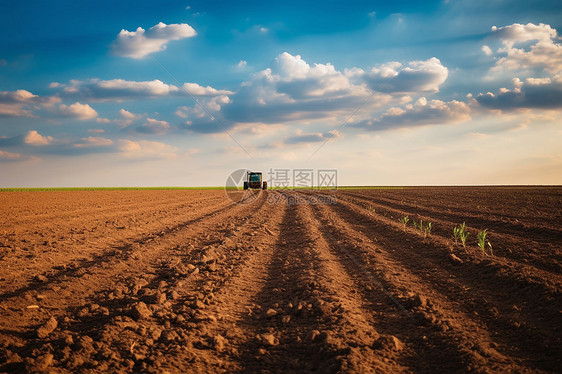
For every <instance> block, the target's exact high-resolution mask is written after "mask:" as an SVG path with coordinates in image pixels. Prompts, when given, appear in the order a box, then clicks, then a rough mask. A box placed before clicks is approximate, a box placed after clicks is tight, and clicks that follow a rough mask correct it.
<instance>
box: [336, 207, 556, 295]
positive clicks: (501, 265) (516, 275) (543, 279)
mask: <svg viewBox="0 0 562 374" xmlns="http://www.w3.org/2000/svg"><path fill="white" fill-rule="evenodd" d="M339 201H340V202H342V203H344V204H351V205H352V206H354V207H355V209H356V211H357V212H358V213H359V214H360V215H362V216H364V217H368V219H373V220H376V221H377V222H380V223H381V224H384V225H387V226H388V228H389V229H390V228H391V229H392V230H393V231H394V232H400V231H402V232H405V233H409V234H410V235H413V236H414V237H417V238H423V237H424V235H423V234H422V233H421V232H420V231H419V230H415V229H413V228H410V227H408V228H404V227H403V225H402V224H400V223H399V222H398V220H397V219H393V218H388V217H387V216H385V215H383V214H379V213H377V212H376V211H375V212H372V211H369V210H368V209H365V207H364V206H363V202H362V200H360V199H359V200H357V199H354V198H349V199H345V198H344V199H341V198H340V199H339ZM432 233H433V229H432ZM424 239H425V240H426V241H431V242H433V243H434V244H435V245H436V246H437V248H441V249H442V250H443V251H445V252H453V251H455V253H456V255H457V256H459V257H461V258H462V259H463V260H466V261H467V263H470V264H472V265H474V266H475V267H476V269H475V270H477V271H478V270H480V271H482V270H483V269H482V268H483V267H486V269H485V271H488V272H489V271H492V270H496V272H497V276H498V277H500V278H502V279H506V280H507V281H508V282H510V281H511V282H516V283H518V287H519V288H522V289H525V288H528V287H531V288H533V291H532V292H541V293H547V294H549V295H552V294H554V295H556V294H558V293H559V291H560V284H561V282H562V276H561V275H560V274H558V273H553V272H551V271H545V270H540V269H538V268H536V267H534V266H530V265H528V264H522V263H519V262H517V261H513V260H512V259H508V258H504V257H501V256H493V257H490V256H486V255H484V254H483V253H482V252H481V250H480V249H479V248H478V247H475V246H469V251H467V250H466V249H463V248H462V247H460V245H457V246H455V244H454V241H453V239H449V238H446V237H443V236H440V235H428V236H427V237H425V238H424ZM492 258H493V259H494V263H493V264H492V263H489V261H487V260H491V259H492ZM556 266H558V265H556ZM521 274H532V277H526V276H524V277H522V276H521ZM529 291H530V290H529Z"/></svg>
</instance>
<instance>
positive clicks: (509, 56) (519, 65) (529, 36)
mask: <svg viewBox="0 0 562 374" xmlns="http://www.w3.org/2000/svg"><path fill="white" fill-rule="evenodd" d="M491 36H492V37H493V38H496V39H499V40H500V41H501V43H502V45H503V47H501V48H499V49H497V54H498V56H501V57H499V58H498V59H497V61H496V64H495V66H494V68H493V70H501V69H507V70H517V69H544V70H545V71H547V72H550V73H552V74H558V73H560V72H562V45H561V44H560V43H559V42H558V41H559V40H560V38H559V37H558V33H557V31H556V29H554V28H552V27H550V25H545V24H543V23H540V24H538V25H535V24H533V23H528V24H526V25H522V24H519V23H514V24H512V25H509V26H504V27H496V26H494V27H492V32H491ZM529 42H533V43H532V44H530V46H528V44H529ZM527 46H528V47H527ZM525 47H527V48H525Z"/></svg>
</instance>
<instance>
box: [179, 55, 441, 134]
mask: <svg viewBox="0 0 562 374" xmlns="http://www.w3.org/2000/svg"><path fill="white" fill-rule="evenodd" d="M447 76H448V70H447V68H446V67H445V66H443V65H442V64H441V62H440V61H439V60H438V59H437V58H430V59H428V60H425V61H412V62H409V63H407V64H405V65H402V64H401V63H398V62H391V63H388V64H385V65H381V66H377V67H375V68H373V69H372V70H371V71H369V72H365V71H363V70H362V69H359V68H355V67H353V68H351V69H346V70H344V71H339V70H337V69H336V68H335V67H334V66H333V65H332V64H330V63H325V64H322V63H315V64H309V63H307V62H306V61H305V60H304V59H303V58H302V57H301V56H299V55H291V54H289V53H287V52H284V53H282V54H280V55H279V56H277V58H276V59H275V63H274V65H273V66H272V67H271V68H267V69H265V70H262V71H260V72H258V73H255V74H252V75H251V77H250V79H249V80H247V81H245V82H243V83H242V84H241V85H240V87H239V88H238V90H237V91H236V92H235V93H234V94H232V95H228V97H227V98H228V101H223V102H220V103H219V102H218V101H217V100H215V101H211V100H202V101H201V104H202V105H205V106H206V107H207V112H209V113H211V114H212V115H213V116H214V117H215V118H217V119H218V120H219V121H220V122H221V125H222V126H218V125H216V124H215V123H213V122H214V121H212V120H210V119H209V118H208V115H206V113H204V112H203V111H201V110H200V109H198V108H191V109H190V110H185V109H182V110H179V111H177V112H176V114H177V115H178V116H180V117H182V118H185V119H187V120H188V121H187V123H188V126H186V127H187V128H189V129H191V130H193V131H198V132H217V131H221V127H225V126H226V127H233V126H236V125H237V124H250V123H253V124H256V123H258V124H289V123H295V122H296V121H312V120H323V121H325V122H326V123H328V124H334V123H337V122H341V121H342V120H343V119H344V116H345V115H349V114H351V113H353V111H354V110H355V109H357V108H360V109H361V112H362V113H361V114H360V115H361V116H363V118H365V117H366V116H367V115H368V114H370V113H371V112H372V111H374V110H376V109H378V108H381V107H384V106H385V105H388V104H389V103H394V104H402V103H404V101H405V100H406V102H407V101H409V100H411V98H410V97H408V96H407V95H406V94H420V93H432V92H437V91H439V87H440V85H441V84H442V83H443V82H444V81H445V80H446V79H447Z"/></svg>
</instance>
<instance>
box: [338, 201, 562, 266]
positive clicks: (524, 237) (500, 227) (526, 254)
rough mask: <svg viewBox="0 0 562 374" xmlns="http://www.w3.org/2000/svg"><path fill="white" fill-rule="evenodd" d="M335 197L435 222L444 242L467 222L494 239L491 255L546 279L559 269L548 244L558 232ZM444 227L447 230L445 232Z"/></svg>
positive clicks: (554, 250) (471, 228) (554, 251)
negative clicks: (461, 224) (535, 271)
mask: <svg viewBox="0 0 562 374" xmlns="http://www.w3.org/2000/svg"><path fill="white" fill-rule="evenodd" d="M339 195H340V196H341V195H343V196H346V197H349V198H352V199H354V200H359V201H362V202H364V203H367V204H375V205H374V207H373V208H374V209H375V211H377V210H378V211H380V210H383V211H386V212H388V213H390V214H391V215H394V214H397V216H393V218H395V219H399V218H401V217H404V216H410V217H414V216H417V217H421V218H423V219H424V220H426V222H427V221H430V222H433V223H434V224H435V223H439V224H440V226H437V225H435V227H434V228H433V230H432V234H439V235H440V236H442V237H443V238H444V239H450V238H451V233H452V231H453V230H452V228H453V227H454V226H456V225H458V224H459V223H460V222H461V221H462V222H469V226H467V228H468V229H469V231H472V232H473V233H474V232H478V231H479V230H481V229H482V228H488V229H489V230H490V234H492V235H493V237H494V239H493V242H494V253H495V255H496V256H500V257H503V258H505V259H506V260H509V261H513V262H516V263H517V264H520V265H521V266H528V267H533V268H534V269H536V270H537V271H544V272H548V273H549V274H548V276H547V277H549V276H556V277H558V276H559V274H560V272H561V270H562V265H560V261H558V260H560V255H559V251H558V248H557V247H556V246H554V245H553V244H552V243H553V241H554V242H556V240H562V231H559V230H554V229H552V230H551V229H545V228H537V227H535V228H533V227H527V226H524V225H522V224H514V223H512V222H508V223H506V222H501V221H500V220H499V219H497V220H491V219H485V218H482V217H481V216H475V215H472V216H471V215H466V214H458V213H452V212H446V211H444V210H443V209H441V210H437V211H436V210H431V209H429V208H426V207H423V206H420V205H419V204H418V205H415V204H413V203H404V204H401V203H399V202H397V201H391V199H388V198H383V197H375V196H366V195H363V194H361V193H353V192H349V191H345V192H343V193H341V194H339ZM436 217H440V218H436ZM445 227H446V228H447V229H448V231H447V230H445ZM529 234H531V235H529ZM545 234H546V235H545ZM531 238H532V239H531ZM472 240H474V237H472ZM522 243H525V248H524V249H521V248H520V247H521V244H522ZM527 244H529V245H527ZM537 247H539V248H541V252H544V251H547V250H548V251H549V252H550V253H551V254H552V255H551V256H548V257H547V258H544V257H543V256H544V254H543V256H541V257H537V256H534V255H533V253H534V252H536V249H535V248H537ZM510 248H517V250H516V251H515V252H513V251H512V250H511V249H510ZM522 261H524V262H522Z"/></svg>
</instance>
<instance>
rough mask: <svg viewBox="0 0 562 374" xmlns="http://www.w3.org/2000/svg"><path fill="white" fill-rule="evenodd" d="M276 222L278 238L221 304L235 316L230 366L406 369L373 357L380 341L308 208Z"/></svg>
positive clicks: (291, 208) (291, 209)
mask: <svg viewBox="0 0 562 374" xmlns="http://www.w3.org/2000/svg"><path fill="white" fill-rule="evenodd" d="M285 196H286V194H285ZM283 200H285V201H283V204H284V205H285V206H286V205H287V201H286V199H283ZM275 224H276V225H277V224H279V233H278V235H277V237H276V238H272V240H271V241H270V242H269V243H268V246H266V247H265V248H266V249H265V250H264V251H263V252H262V253H261V254H260V255H259V257H255V261H253V262H248V265H249V267H247V268H245V269H244V271H243V272H241V277H239V278H236V279H235V280H234V281H233V282H232V283H231V285H230V286H229V287H228V288H226V289H225V296H226V298H225V299H224V301H222V302H221V303H219V304H217V305H218V306H219V308H218V310H220V311H221V312H222V311H225V310H226V311H231V312H230V313H229V314H230V315H231V316H233V317H234V318H233V320H232V321H231V322H230V323H229V325H230V326H236V327H235V328H232V327H231V328H229V331H228V332H226V333H227V334H229V336H232V338H231V344H233V345H234V346H235V348H234V350H233V351H232V352H231V354H230V361H232V362H238V367H237V369H238V370H237V371H241V372H248V373H255V372H263V373H267V372H279V371H283V372H303V371H304V372H311V371H319V372H337V371H346V372H373V371H374V370H375V369H379V370H386V371H396V370H399V371H400V369H401V368H400V367H399V366H397V365H396V364H395V363H392V362H389V363H388V362H385V361H389V360H384V359H383V360H379V359H378V358H376V357H375V355H374V354H373V348H371V345H372V344H373V342H374V341H375V340H376V339H377V338H379V337H380V336H379V334H378V333H377V332H376V331H374V330H373V329H372V327H371V324H370V323H369V322H368V321H367V320H366V317H365V314H364V311H363V306H362V303H361V301H360V300H359V299H358V298H357V296H355V295H354V294H353V288H352V287H351V286H350V284H351V282H350V281H349V279H348V278H347V277H346V275H345V272H343V270H342V269H341V267H339V266H338V264H337V263H330V261H331V260H332V259H331V258H330V256H329V254H327V253H326V249H325V248H323V246H325V243H324V242H322V241H321V238H320V235H319V234H318V232H317V229H316V227H315V226H311V224H314V223H313V221H311V218H310V213H309V212H308V211H307V210H306V208H304V209H303V207H302V206H297V205H290V204H289V205H288V206H286V207H285V212H284V214H283V217H282V222H279V223H277V222H276V223H275ZM319 240H320V241H319ZM342 277H343V278H342ZM234 367H236V365H235V366H234ZM230 371H232V370H230Z"/></svg>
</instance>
